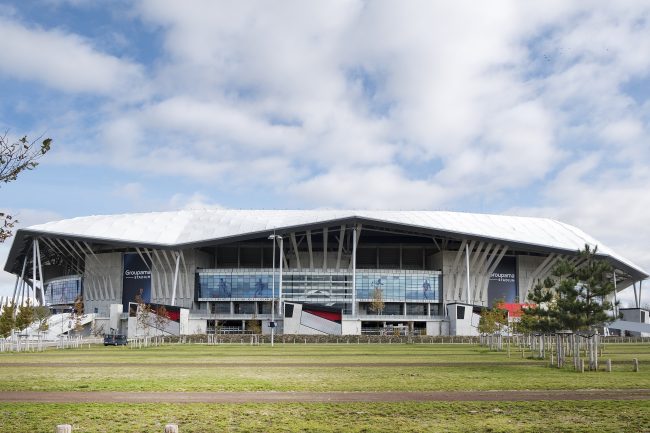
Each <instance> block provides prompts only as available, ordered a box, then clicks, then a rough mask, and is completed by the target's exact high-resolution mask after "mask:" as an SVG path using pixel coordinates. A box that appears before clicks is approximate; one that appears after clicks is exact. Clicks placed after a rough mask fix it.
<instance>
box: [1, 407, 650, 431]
mask: <svg viewBox="0 0 650 433" xmlns="http://www.w3.org/2000/svg"><path fill="white" fill-rule="evenodd" d="M169 422H174V423H178V424H179V430H180V432H181V433H198V432H201V433H204V432H269V433H275V432H390V433H395V432H417V433H420V432H458V433H467V432H532V433H537V432H542V431H543V432H593V433H606V432H612V433H614V432H616V433H620V432H630V433H631V432H634V433H639V432H647V431H648V429H649V428H650V404H648V402H647V401H625V402H621V401H612V402H609V401H591V402H571V401H558V402H535V403H530V402H516V403H473V402H468V403H438V402H427V403H414V402H410V403H392V404H387V403H346V404H339V403H329V404H323V403H309V404H306V403H305V404H300V403H283V404H221V405H214V404H74V405H73V404H41V403H37V404H3V405H1V406H0V423H1V424H0V425H2V431H7V432H13V433H40V432H43V433H45V432H47V433H50V432H52V431H53V430H54V426H55V425H57V424H61V423H67V424H72V425H73V427H74V430H73V431H74V432H75V433H77V432H78V433H81V432H87V433H127V432H128V433H136V432H142V433H157V432H162V431H163V427H164V425H165V424H166V423H169Z"/></svg>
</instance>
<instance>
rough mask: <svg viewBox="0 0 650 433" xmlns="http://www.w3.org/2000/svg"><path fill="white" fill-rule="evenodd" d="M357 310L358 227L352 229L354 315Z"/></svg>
mask: <svg viewBox="0 0 650 433" xmlns="http://www.w3.org/2000/svg"><path fill="white" fill-rule="evenodd" d="M356 312H357V227H356V226H355V227H354V228H353V229H352V316H354V315H356Z"/></svg>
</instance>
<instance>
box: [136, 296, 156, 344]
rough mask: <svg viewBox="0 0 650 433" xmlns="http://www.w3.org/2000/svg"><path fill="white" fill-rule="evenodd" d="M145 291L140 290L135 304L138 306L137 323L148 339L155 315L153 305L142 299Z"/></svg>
mask: <svg viewBox="0 0 650 433" xmlns="http://www.w3.org/2000/svg"><path fill="white" fill-rule="evenodd" d="M143 291H144V290H143V289H140V293H139V294H138V295H136V297H135V302H136V303H137V304H138V307H137V308H138V309H137V313H136V323H137V325H138V326H140V327H141V328H142V330H143V331H144V334H145V336H147V337H148V336H149V328H150V327H151V315H152V314H153V311H152V309H151V305H149V304H148V303H146V302H145V301H144V298H143V297H142V293H143ZM145 344H146V342H145Z"/></svg>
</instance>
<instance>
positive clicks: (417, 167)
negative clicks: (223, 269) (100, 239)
mask: <svg viewBox="0 0 650 433" xmlns="http://www.w3.org/2000/svg"><path fill="white" fill-rule="evenodd" d="M649 27H650V4H648V3H647V2H641V1H617V2H571V1H557V2H555V1H545V2H522V1H495V2H489V3H486V4H477V3H476V2H470V1H466V2H464V1H458V2H430V1H412V2H408V3H404V2H394V1H373V2H365V1H358V0H349V1H314V2H303V1H281V2H280V1H279V2H273V3H268V2H258V1H239V2H219V1H207V0H206V1H187V2H178V1H171V0H170V1H165V0H140V1H135V0H134V1H126V0H124V1H122V0H120V1H113V2H94V1H90V0H43V1H20V2H19V1H16V2H11V1H9V2H7V1H5V2H2V3H1V4H0V32H1V33H2V35H3V37H2V38H1V39H0V52H2V53H3V60H2V62H0V88H1V89H2V98H0V127H1V128H2V129H5V130H8V131H9V134H10V135H12V136H16V137H17V136H20V135H24V134H27V135H29V136H30V137H36V136H39V135H41V134H45V135H47V136H50V137H52V138H54V148H53V150H52V152H51V154H48V155H47V158H45V159H44V160H43V163H42V165H41V166H40V167H39V168H38V170H35V171H34V172H31V173H27V174H25V175H24V176H22V177H21V179H20V180H19V181H18V182H15V183H12V184H7V185H3V186H2V189H0V197H1V199H2V202H1V203H2V208H3V209H4V210H8V211H11V212H14V213H16V214H18V215H19V217H20V219H21V224H23V225H31V224H36V223H40V222H44V221H48V220H52V219H58V218H67V217H74V216H80V215H90V214H106V213H120V212H142V211H152V210H166V209H181V208H206V207H229V208H314V207H327V208H375V209H445V210H462V211H472V212H484V213H506V214H515V215H531V216H544V217H550V218H555V219H559V220H562V221H564V222H567V223H570V224H574V225H576V226H578V227H580V228H581V229H583V230H585V231H587V232H588V233H590V234H592V235H593V236H595V237H596V238H597V239H600V240H601V241H602V242H604V243H605V244H607V245H608V246H610V247H612V248H614V249H615V250H617V251H618V252H620V253H621V254H623V255H624V256H626V257H628V258H629V259H631V260H632V261H634V262H636V263H638V264H639V265H641V266H643V267H644V268H645V269H650V249H649V248H648V247H647V246H648V244H649V243H650V242H649V241H650V236H649V235H648V228H647V225H648V222H650V218H649V217H648V209H649V208H650V194H649V193H648V191H650V172H649V171H648V167H649V163H650V146H649V145H648V136H649V128H648V126H649V123H648V119H649V114H650V104H649V102H648V100H649V98H650V90H648V89H650V87H649V84H650V82H649V81H650V80H649V77H650V75H649V74H650V28H649ZM7 248H8V245H3V246H1V247H0V259H1V260H2V261H4V257H5V255H6V250H7ZM11 284H12V280H11V278H10V277H9V276H8V275H6V274H2V275H1V276H0V294H6V293H7V292H8V291H9V289H8V287H9V286H11ZM647 284H650V283H647Z"/></svg>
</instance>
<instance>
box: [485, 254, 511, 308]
mask: <svg viewBox="0 0 650 433" xmlns="http://www.w3.org/2000/svg"><path fill="white" fill-rule="evenodd" d="M517 294H518V292H517V259H516V257H514V256H512V257H510V256H508V257H503V258H502V259H501V262H499V264H498V265H497V267H496V269H494V272H492V275H490V283H489V284H488V307H492V306H493V305H494V301H496V300H497V299H502V300H504V301H505V302H506V303H513V302H515V298H516V297H517Z"/></svg>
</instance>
